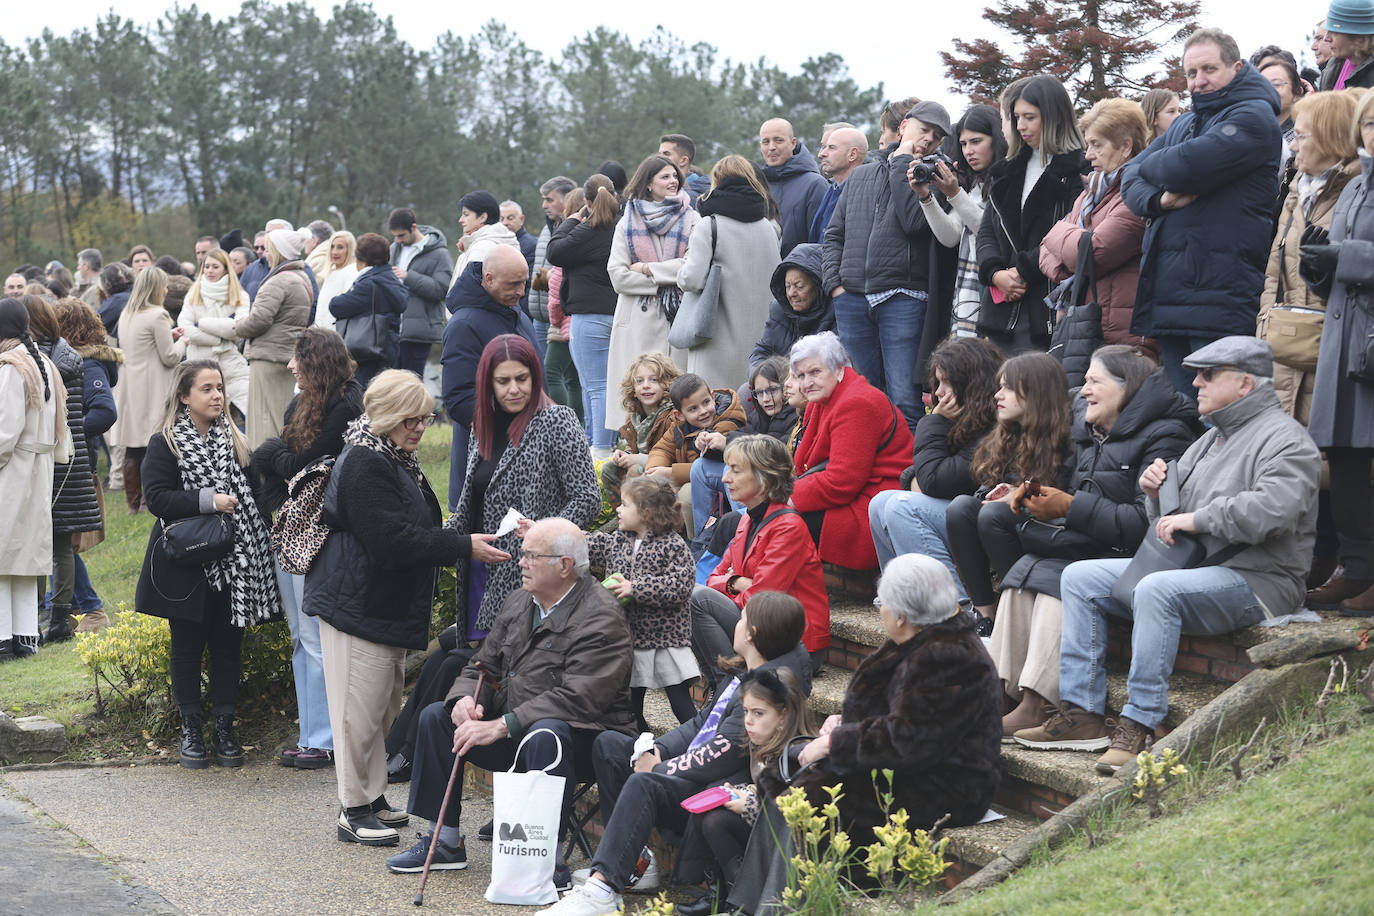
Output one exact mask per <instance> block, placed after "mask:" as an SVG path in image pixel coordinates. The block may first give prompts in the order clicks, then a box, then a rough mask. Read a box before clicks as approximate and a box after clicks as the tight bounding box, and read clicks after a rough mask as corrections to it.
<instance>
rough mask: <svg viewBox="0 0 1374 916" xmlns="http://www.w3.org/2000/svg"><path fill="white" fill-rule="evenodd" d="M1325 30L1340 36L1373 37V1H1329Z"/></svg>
mask: <svg viewBox="0 0 1374 916" xmlns="http://www.w3.org/2000/svg"><path fill="white" fill-rule="evenodd" d="M1326 30H1327V31H1328V32H1339V33H1341V34H1342V35H1374V0H1331V8H1330V9H1328V10H1327V11H1326Z"/></svg>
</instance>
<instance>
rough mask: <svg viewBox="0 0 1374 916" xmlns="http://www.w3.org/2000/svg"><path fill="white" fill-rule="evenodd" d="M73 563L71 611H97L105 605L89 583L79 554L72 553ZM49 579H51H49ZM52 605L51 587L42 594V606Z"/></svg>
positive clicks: (83, 612) (86, 612) (80, 612)
mask: <svg viewBox="0 0 1374 916" xmlns="http://www.w3.org/2000/svg"><path fill="white" fill-rule="evenodd" d="M72 561H73V565H74V566H75V567H76V588H75V590H74V591H73V592H72V613H73V614H89V613H90V612H91V611H98V610H100V609H102V608H103V607H105V603H104V602H103V601H101V600H100V596H99V595H97V594H96V593H95V588H94V587H93V586H92V585H91V576H90V573H88V572H86V563H85V561H83V560H82V559H81V554H79V553H78V554H73V555H72ZM49 581H51V580H49ZM51 605H52V589H51V588H49V589H48V593H47V594H46V595H44V596H43V607H50V606H51Z"/></svg>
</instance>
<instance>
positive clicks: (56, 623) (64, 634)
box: [44, 607, 72, 643]
mask: <svg viewBox="0 0 1374 916" xmlns="http://www.w3.org/2000/svg"><path fill="white" fill-rule="evenodd" d="M71 638H72V618H71V608H67V607H55V608H53V609H52V623H50V624H48V632H47V634H46V635H45V636H44V641H45V642H48V643H59V642H66V641H67V640H69V639H71Z"/></svg>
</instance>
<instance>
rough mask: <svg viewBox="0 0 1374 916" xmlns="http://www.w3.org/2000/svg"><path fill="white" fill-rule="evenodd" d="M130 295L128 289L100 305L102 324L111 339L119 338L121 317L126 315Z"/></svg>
mask: <svg viewBox="0 0 1374 916" xmlns="http://www.w3.org/2000/svg"><path fill="white" fill-rule="evenodd" d="M129 293H130V291H129V290H127V289H126V290H121V291H120V292H117V293H115V294H114V295H113V296H110V297H109V298H108V299H106V300H105V301H104V302H102V303H100V323H101V324H103V325H105V333H106V334H109V335H110V336H111V337H118V336H119V316H120V315H122V314H124V305H125V304H126V303H127V302H128V301H129Z"/></svg>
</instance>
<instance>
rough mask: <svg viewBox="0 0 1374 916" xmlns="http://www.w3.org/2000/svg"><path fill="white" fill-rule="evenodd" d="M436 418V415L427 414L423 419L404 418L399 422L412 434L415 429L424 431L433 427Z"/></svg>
mask: <svg viewBox="0 0 1374 916" xmlns="http://www.w3.org/2000/svg"><path fill="white" fill-rule="evenodd" d="M437 418H438V415H437V414H429V415H427V416H423V417H406V418H405V419H404V420H402V421H401V425H402V426H404V427H405V428H406V429H407V430H409V431H410V432H414V431H415V430H417V429H424V428H425V427H426V426H433V425H434V421H435V420H436V419H437Z"/></svg>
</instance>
